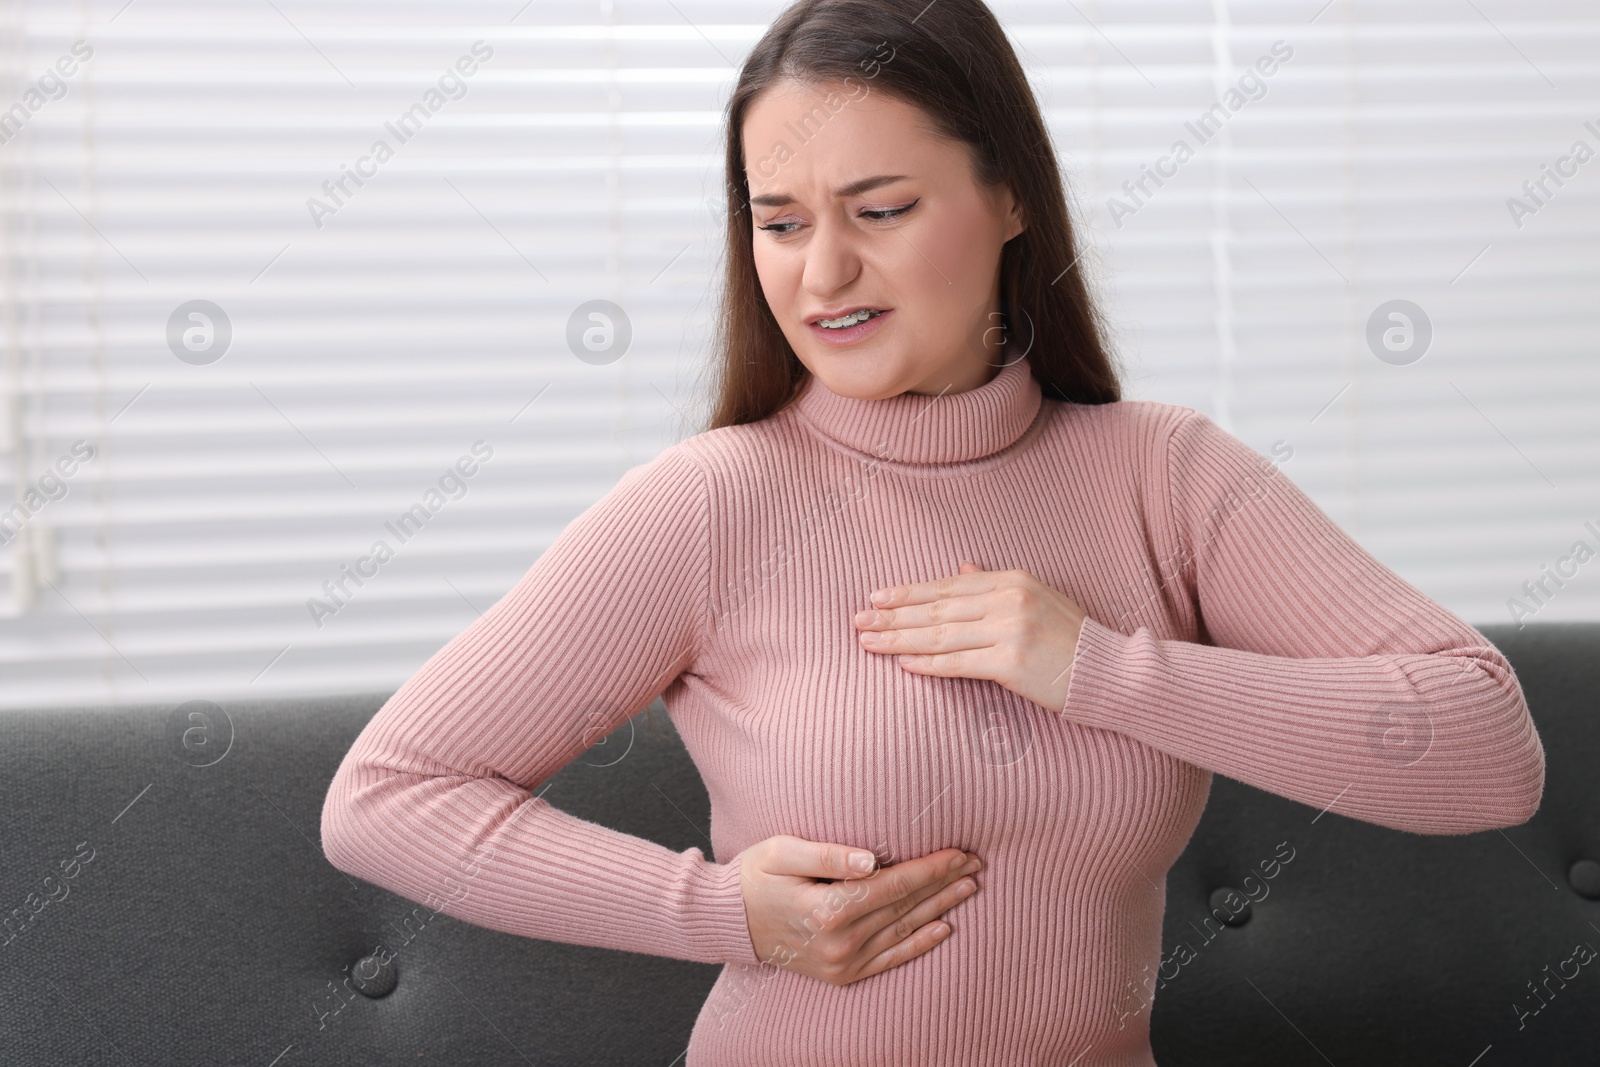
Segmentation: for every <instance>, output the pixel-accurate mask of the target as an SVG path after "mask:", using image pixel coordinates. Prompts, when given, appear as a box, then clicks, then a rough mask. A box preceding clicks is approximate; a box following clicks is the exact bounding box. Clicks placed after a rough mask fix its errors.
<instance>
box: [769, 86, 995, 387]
mask: <svg viewBox="0 0 1600 1067" xmlns="http://www.w3.org/2000/svg"><path fill="white" fill-rule="evenodd" d="M743 133H744V166H745V174H746V176H747V179H748V181H749V185H750V197H751V200H750V204H751V207H750V210H751V214H752V217H753V220H754V225H755V230H754V234H753V237H754V252H755V264H756V272H757V273H758V274H759V275H760V278H761V289H762V292H763V293H764V294H765V296H766V299H767V304H768V306H769V307H770V308H771V309H772V314H773V316H774V317H775V318H776V319H777V320H778V325H779V326H781V327H782V328H783V332H784V336H785V337H787V338H788V340H789V344H790V345H791V346H792V347H793V348H794V351H795V354H796V355H798V356H799V357H800V362H801V363H803V364H805V366H806V367H807V369H809V370H810V371H811V373H812V374H814V375H816V377H817V378H819V379H820V380H821V382H822V384H824V385H826V386H827V387H828V388H829V389H831V390H832V391H833V392H835V393H839V394H841V395H844V396H851V397H856V398H859V399H863V400H879V399H883V398H884V397H889V396H894V395H896V394H898V393H902V392H907V391H910V392H913V393H923V394H928V395H938V394H940V393H959V392H965V391H967V390H968V389H974V388H976V387H978V386H980V385H982V384H984V383H985V382H987V381H989V380H990V379H991V378H993V377H994V375H995V374H996V373H997V370H998V367H999V365H1000V364H1001V363H1003V362H1004V359H1003V358H1002V352H1003V351H1004V350H1003V349H1002V342H1003V340H1004V335H1003V334H1002V333H1001V331H1000V329H999V326H1000V324H1001V319H1000V315H999V311H1000V253H1001V249H1002V247H1003V246H1004V244H1005V243H1006V242H1007V241H1009V240H1010V239H1011V238H1013V237H1015V236H1016V235H1017V234H1019V233H1021V232H1022V230H1023V229H1024V222H1023V220H1022V217H1021V212H1020V210H1019V208H1018V207H1017V205H1016V203H1015V201H1014V199H1013V197H1012V196H1011V194H1010V192H1009V191H1008V190H1005V189H1000V190H995V191H989V190H986V189H985V188H983V187H981V186H980V185H979V184H978V183H977V182H976V181H975V179H974V178H973V175H972V170H971V165H970V162H969V159H968V155H967V150H966V147H965V146H963V145H961V144H959V143H956V142H952V141H948V140H945V139H944V138H941V137H939V136H937V135H936V134H934V133H933V132H931V131H930V130H928V129H927V128H926V121H925V118H924V116H923V114H922V112H921V111H920V110H919V109H918V108H916V107H914V106H913V105H910V104H907V103H904V102H903V101H901V100H899V99H897V98H892V97H890V96H889V95H888V94H887V93H883V92H875V91H873V90H872V89H871V82H870V81H868V80H866V79H849V80H848V82H847V83H845V84H838V83H834V84H831V85H824V86H805V85H801V84H798V83H795V82H787V81H786V82H780V83H778V84H776V85H774V86H772V87H771V88H769V89H767V90H766V91H765V92H763V93H762V94H761V95H760V96H759V97H757V98H756V100H755V101H754V102H753V103H752V105H751V107H750V109H749V111H748V112H747V113H746V117H745V123H744V131H743ZM884 176H889V177H891V178H892V180H890V181H886V182H881V183H880V181H881V179H882V178H883V177H884ZM869 180H870V181H871V185H872V187H871V188H859V187H858V188H854V189H852V188H848V187H849V186H851V185H852V184H857V185H859V184H860V183H862V182H864V181H869ZM858 308H872V309H876V310H880V311H885V312H887V314H884V315H882V316H879V317H876V318H874V319H872V320H870V321H868V322H867V323H866V324H865V327H864V328H859V329H852V328H847V329H843V330H829V329H826V328H824V327H821V326H818V325H816V321H817V319H818V317H819V316H823V315H824V314H825V313H826V314H827V315H834V314H840V313H849V312H852V311H855V310H856V309H858Z"/></svg>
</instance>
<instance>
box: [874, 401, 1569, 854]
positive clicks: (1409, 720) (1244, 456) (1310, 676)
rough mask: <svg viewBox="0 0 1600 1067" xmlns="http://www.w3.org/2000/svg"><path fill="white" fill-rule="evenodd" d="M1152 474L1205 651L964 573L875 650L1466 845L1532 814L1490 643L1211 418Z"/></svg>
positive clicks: (1048, 593)
mask: <svg viewBox="0 0 1600 1067" xmlns="http://www.w3.org/2000/svg"><path fill="white" fill-rule="evenodd" d="M1152 459H1153V462H1152V464H1151V469H1152V472H1153V477H1152V478H1151V479H1150V481H1149V484H1148V485H1147V486H1146V487H1145V490H1144V491H1145V492H1146V493H1147V494H1149V495H1150V502H1151V507H1150V512H1149V513H1150V514H1151V515H1152V516H1160V517H1161V521H1164V523H1165V524H1166V527H1167V528H1166V529H1165V530H1159V531H1155V533H1156V534H1157V539H1158V540H1163V539H1164V540H1165V542H1166V544H1165V546H1164V548H1165V552H1166V555H1167V558H1168V559H1169V560H1171V561H1172V567H1171V576H1170V580H1171V582H1172V583H1173V584H1174V585H1175V586H1176V587H1177V588H1176V591H1175V592H1174V593H1173V594H1172V595H1173V596H1174V597H1176V599H1177V600H1179V601H1180V602H1181V601H1183V600H1187V601H1188V603H1189V604H1191V605H1192V606H1193V607H1194V610H1195V612H1196V615H1197V617H1198V619H1199V620H1200V632H1201V633H1202V634H1203V635H1205V636H1206V637H1208V638H1209V640H1210V642H1211V643H1210V644H1197V643H1194V642H1188V641H1178V640H1167V639H1162V638H1157V637H1155V636H1154V635H1153V634H1152V633H1151V631H1150V630H1149V629H1148V628H1147V627H1144V626H1139V627H1137V628H1136V629H1135V630H1134V631H1133V633H1131V634H1124V633H1122V632H1120V631H1119V630H1116V629H1113V628H1112V627H1110V626H1107V625H1105V624H1102V623H1101V622H1099V621H1098V620H1096V619H1095V618H1093V617H1092V616H1089V615H1087V614H1086V613H1085V612H1084V611H1083V609H1082V608H1080V607H1079V606H1078V605H1077V603H1076V602H1075V601H1073V600H1072V599H1071V598H1070V597H1068V596H1066V595H1065V594H1064V593H1061V592H1059V591H1057V590H1054V589H1051V588H1049V587H1048V586H1045V585H1043V584H1042V583H1040V582H1038V581H1037V579H1035V578H1033V576H1032V575H1030V574H1028V572H1026V571H1015V570H1013V571H983V570H981V569H979V568H978V567H977V566H976V565H974V564H970V563H965V564H963V565H962V567H961V571H960V573H959V574H958V575H956V576H953V577H950V578H946V579H943V580H941V581H939V582H927V583H920V584H916V585H905V586H896V587H893V588H892V589H890V590H887V592H888V594H889V595H888V597H886V598H885V599H884V601H883V602H881V604H880V608H879V610H880V611H885V612H886V613H885V614H884V615H883V616H880V617H879V618H877V619H876V620H873V619H870V618H868V616H869V615H870V609H869V612H864V613H863V615H861V616H858V617H857V621H856V625H857V627H858V628H859V629H861V630H862V632H863V635H864V636H863V647H865V648H866V649H868V650H869V651H875V652H886V653H909V654H910V655H908V656H906V657H905V658H903V659H902V660H901V662H902V665H903V666H904V667H905V669H907V670H911V671H914V672H917V673H924V674H932V675H944V676H949V677H969V678H988V679H991V680H994V681H996V682H999V683H1000V684H1002V685H1005V686H1006V687H1007V688H1008V689H1011V690H1012V691H1014V692H1017V693H1018V694H1020V695H1022V696H1025V697H1027V698H1029V699H1031V700H1034V701H1035V702H1037V703H1040V704H1042V705H1043V706H1045V707H1048V708H1051V709H1052V710H1057V711H1060V712H1061V713H1062V714H1065V715H1066V716H1067V717H1069V718H1070V719H1072V720H1073V721H1074V722H1078V723H1081V724H1083V725H1086V726H1094V727H1099V728H1103V729H1108V730H1117V731H1120V732H1122V733H1125V734H1127V735H1129V736H1131V737H1133V738H1136V739H1137V740H1139V741H1142V742H1144V743H1145V744H1148V745H1150V746H1152V747H1154V748H1157V749H1160V750H1161V751H1163V752H1166V753H1167V754H1169V755H1172V756H1174V757H1177V758H1178V759H1182V760H1185V761H1186V762H1189V763H1193V764H1195V765H1197V766H1200V767H1204V768H1206V769H1207V770H1211V771H1214V772H1216V773H1218V774H1224V775H1227V776H1228V777H1230V778H1234V779H1236V780H1238V781H1241V782H1245V783H1247V784H1249V785H1253V786H1256V787H1257V788H1260V789H1265V790H1267V791H1269V792H1272V793H1276V794H1278V795H1280V796H1285V797H1288V798H1290V799H1293V800H1297V801H1300V802H1302V803H1304V804H1308V805H1311V806H1313V807H1315V808H1318V809H1320V810H1332V811H1334V812H1336V813H1338V814H1341V815H1345V816H1348V817H1350V818H1354V819H1361V820H1363V821H1366V822H1371V823H1376V824H1378V825H1381V826H1387V827H1391V828H1393V829H1398V830H1406V831H1411V832H1415V833H1425V834H1462V833H1472V832H1476V831H1481V830H1489V829H1494V828H1497V827H1505V826H1515V825H1518V824H1519V823H1523V822H1526V821H1527V820H1528V819H1529V818H1531V817H1532V815H1533V813H1534V812H1535V811H1536V810H1537V809H1538V807H1539V802H1540V800H1541V798H1542V796H1543V792H1544V748H1543V746H1542V745H1541V743H1540V741H1539V737H1538V734H1537V733H1536V731H1535V730H1534V726H1533V720H1532V717H1531V716H1530V714H1529V712H1528V706H1527V702H1526V700H1525V698H1524V696H1523V693H1522V688H1521V686H1520V684H1519V683H1518V682H1517V679H1516V676H1515V674H1514V673H1513V671H1512V669H1511V666H1510V664H1509V663H1508V662H1507V661H1506V659H1505V657H1504V656H1503V655H1502V654H1501V653H1500V652H1499V650H1497V649H1496V648H1495V647H1494V646H1493V645H1492V644H1490V643H1489V641H1488V640H1487V639H1486V638H1484V636H1483V635H1482V634H1481V633H1479V632H1478V631H1477V630H1476V629H1475V628H1473V627H1471V626H1469V625H1468V624H1466V623H1465V622H1463V621H1462V620H1461V619H1459V618H1458V617H1456V616H1455V615H1453V614H1452V613H1450V612H1449V611H1447V610H1445V609H1444V608H1443V607H1441V606H1440V605H1439V604H1437V603H1435V602H1434V601H1432V600H1430V599H1429V598H1428V597H1426V596H1425V595H1423V594H1422V593H1421V592H1420V591H1418V590H1417V589H1416V588H1415V587H1413V586H1411V585H1410V584H1408V583H1407V582H1406V581H1404V580H1403V579H1402V578H1400V577H1399V575H1397V574H1395V573H1394V572H1393V571H1392V570H1390V569H1389V568H1388V567H1386V566H1385V565H1384V564H1383V563H1381V562H1380V561H1379V560H1377V559H1376V558H1375V557H1374V556H1372V555H1371V554H1370V553H1368V552H1367V551H1366V550H1365V549H1364V548H1362V547H1361V546H1360V545H1359V544H1358V543H1357V542H1356V541H1355V540H1354V539H1353V538H1351V537H1350V536H1349V535H1348V534H1346V533H1345V532H1344V531H1343V530H1342V529H1340V528H1339V526H1338V525H1337V524H1336V523H1334V522H1333V520H1332V519H1331V518H1329V517H1328V515H1327V514H1326V513H1324V512H1323V511H1322V510H1321V509H1320V508H1319V507H1318V506H1317V505H1316V503H1315V502H1313V501H1312V500H1311V499H1310V498H1309V497H1308V496H1307V495H1306V494H1305V493H1304V492H1303V491H1302V490H1301V489H1300V488H1299V487H1298V486H1297V485H1295V484H1294V482H1292V481H1291V480H1290V479H1289V478H1288V477H1287V476H1285V475H1283V474H1282V473H1281V472H1279V471H1277V470H1276V468H1275V467H1273V466H1272V465H1271V464H1270V463H1269V462H1268V461H1266V460H1265V459H1264V458H1263V457H1261V456H1260V455H1258V454H1257V453H1255V452H1254V451H1253V450H1252V449H1251V448H1250V447H1249V446H1247V445H1246V444H1244V443H1243V442H1242V441H1240V440H1238V439H1237V438H1235V437H1233V436H1232V435H1230V434H1228V433H1227V432H1226V431H1224V430H1223V429H1222V428H1221V427H1219V426H1217V425H1216V424H1215V423H1214V422H1213V421H1212V420H1211V419H1210V418H1208V417H1207V416H1206V415H1204V414H1203V413H1201V412H1199V411H1192V410H1191V411H1189V412H1188V413H1186V414H1185V415H1184V416H1183V417H1182V418H1181V419H1180V420H1178V422H1177V423H1176V425H1175V427H1174V428H1173V430H1172V432H1171V434H1170V436H1168V438H1167V443H1166V447H1165V449H1162V450H1158V454H1157V455H1156V456H1154V457H1152ZM1166 571H1167V568H1165V567H1164V568H1163V572H1164V573H1165V572H1166ZM880 592H884V591H880ZM1159 595H1162V596H1163V598H1164V599H1165V594H1159ZM875 602H876V601H875ZM869 633H880V634H882V635H883V636H881V637H879V638H877V639H876V640H874V639H872V638H870V637H867V636H865V635H866V634H869Z"/></svg>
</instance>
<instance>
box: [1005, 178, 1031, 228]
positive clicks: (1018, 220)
mask: <svg viewBox="0 0 1600 1067" xmlns="http://www.w3.org/2000/svg"><path fill="white" fill-rule="evenodd" d="M1004 203H1005V204H1006V240H1007V241H1009V240H1011V239H1012V238H1013V237H1015V236H1017V235H1018V234H1019V233H1021V232H1022V231H1024V230H1026V229H1027V228H1028V213H1027V211H1025V210H1024V209H1023V207H1022V201H1020V200H1018V199H1017V198H1016V196H1014V195H1013V194H1012V192H1011V190H1010V189H1009V188H1007V189H1006V191H1005V200H1004Z"/></svg>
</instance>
